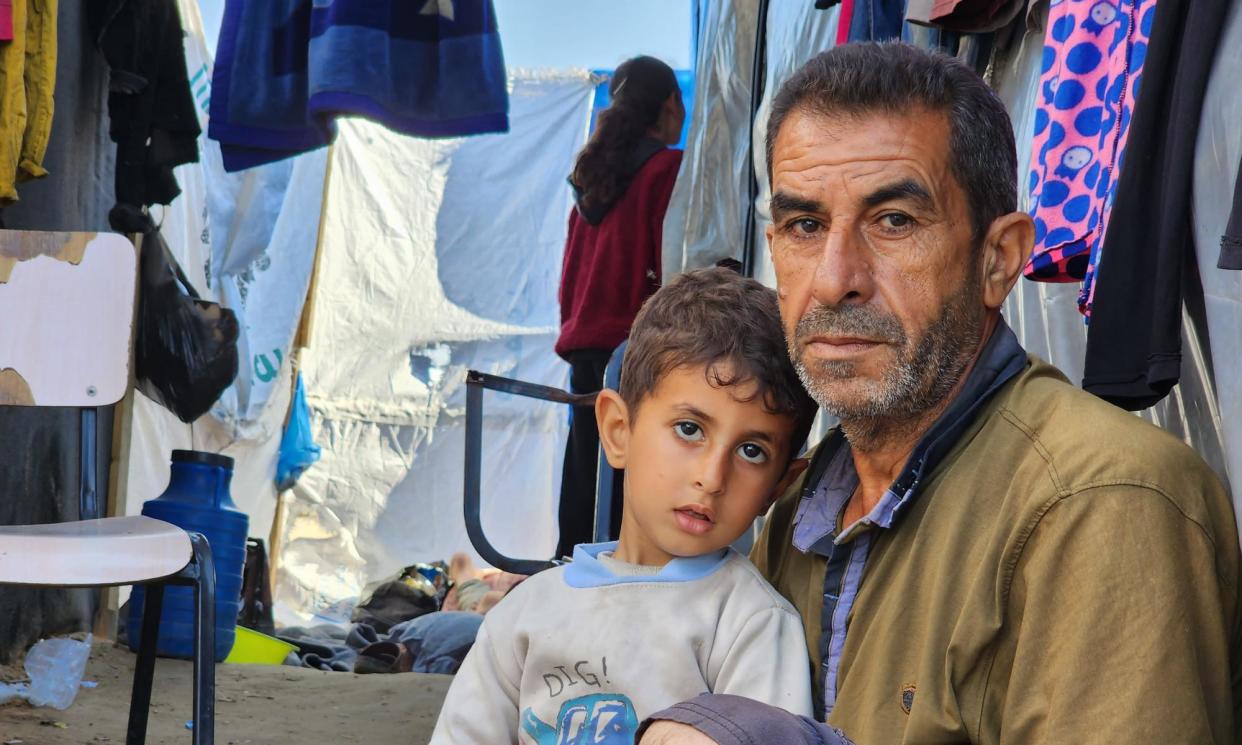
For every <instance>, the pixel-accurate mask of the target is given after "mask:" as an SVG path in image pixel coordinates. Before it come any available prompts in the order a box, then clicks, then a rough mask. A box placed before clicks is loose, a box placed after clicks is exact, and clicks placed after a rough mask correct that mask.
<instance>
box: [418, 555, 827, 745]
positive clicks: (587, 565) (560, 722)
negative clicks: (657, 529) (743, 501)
mask: <svg viewBox="0 0 1242 745" xmlns="http://www.w3.org/2000/svg"><path fill="white" fill-rule="evenodd" d="M615 548H616V544H615V543H601V544H592V545H587V546H579V547H578V548H577V549H576V550H575V552H574V561H573V563H571V564H568V565H563V566H559V567H556V568H554V569H549V570H547V571H544V572H540V573H539V574H536V575H534V576H533V577H531V578H530V579H528V580H526V581H525V582H523V583H522V584H521V585H519V586H518V587H515V588H514V589H513V591H512V592H510V593H509V594H508V595H507V596H505V598H504V600H502V601H500V602H499V603H498V604H497V605H496V606H495V607H493V608H492V609H491V610H490V611H489V612H488V614H487V616H486V617H485V618H484V621H483V627H482V629H480V631H479V635H478V638H477V639H476V640H475V644H474V647H473V648H472V649H471V650H470V653H469V654H468V655H467V656H466V660H465V662H463V663H462V666H461V668H460V669H459V670H458V672H457V677H456V678H454V680H453V683H452V686H451V687H450V689H449V693H448V697H447V699H446V700H445V702H444V707H443V708H442V709H441V711H440V719H439V721H438V722H437V723H436V729H435V734H433V735H432V737H431V742H432V743H433V745H448V744H450V743H470V744H471V745H473V744H474V743H517V742H521V743H525V744H527V745H543V744H544V743H567V742H586V741H588V739H590V740H591V741H594V742H618V743H621V742H632V739H627V738H632V737H633V735H634V733H635V731H636V729H637V727H638V723H639V722H641V721H642V720H643V719H644V718H645V717H646V716H647V715H649V714H651V713H652V712H654V711H657V710H658V709H661V708H664V707H666V706H670V705H672V704H674V703H677V702H678V701H682V700H685V699H689V698H692V697H694V696H696V695H698V694H699V693H701V692H703V691H705V690H706V691H717V692H722V693H734V694H737V695H741V696H746V697H749V698H753V699H756V700H759V701H763V702H766V703H769V704H772V705H774V706H780V707H782V708H784V709H785V710H787V711H790V712H793V713H797V714H809V713H810V711H811V689H810V674H809V671H808V669H807V661H806V647H805V645H804V643H803V637H802V628H801V625H800V624H799V623H798V618H797V615H796V614H795V613H794V611H793V608H791V607H790V605H789V603H788V602H787V601H785V600H784V599H783V598H781V597H780V596H779V595H777V594H776V592H775V591H774V590H773V589H772V588H771V586H769V585H768V584H767V583H766V582H765V581H764V580H763V578H762V577H760V576H759V573H758V572H757V571H755V568H754V567H753V566H752V565H751V564H750V562H749V561H747V560H746V558H745V557H743V556H741V555H740V554H738V553H737V552H735V551H733V550H732V549H725V550H723V551H718V552H714V553H712V554H706V555H703V556H696V557H693V558H677V559H673V560H672V561H671V562H669V563H668V564H667V565H665V566H664V567H647V566H638V565H634V564H627V563H624V562H621V561H618V560H617V559H615V558H614V557H612V555H611V552H612V551H613V550H614V549H615ZM668 619H675V623H669V622H668ZM584 732H587V733H593V734H594V735H596V736H600V735H603V734H604V733H607V739H605V740H601V739H595V738H587V737H579V738H575V737H574V733H584Z"/></svg>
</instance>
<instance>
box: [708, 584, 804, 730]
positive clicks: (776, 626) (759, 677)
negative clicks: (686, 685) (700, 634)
mask: <svg viewBox="0 0 1242 745" xmlns="http://www.w3.org/2000/svg"><path fill="white" fill-rule="evenodd" d="M712 693H728V694H733V695H736V696H745V697H746V698H752V699H754V700H756V701H761V702H763V703H765V704H771V705H773V706H779V707H780V708H782V709H784V710H786V711H788V712H790V713H792V714H798V715H801V716H811V715H812V711H811V670H810V662H808V661H807V657H806V637H805V636H804V635H803V632H802V622H801V621H800V620H799V619H798V616H797V615H796V614H795V613H794V612H793V611H792V610H789V609H786V608H781V607H772V608H767V609H764V610H761V611H759V612H758V613H756V614H755V615H753V616H751V618H750V620H748V621H747V622H746V624H745V625H744V626H743V627H742V630H741V632H740V633H739V634H738V635H737V638H736V639H735V640H734V641H733V644H732V646H731V647H730V648H729V651H728V653H727V656H726V657H725V660H724V663H723V664H722V665H721V667H720V673H719V674H718V675H717V676H716V685H715V688H714V689H713V690H712Z"/></svg>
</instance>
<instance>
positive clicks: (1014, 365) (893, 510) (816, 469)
mask: <svg viewBox="0 0 1242 745" xmlns="http://www.w3.org/2000/svg"><path fill="white" fill-rule="evenodd" d="M1026 365H1027V356H1026V351H1025V350H1024V349H1023V348H1022V345H1021V344H1020V343H1019V342H1018V337H1017V336H1015V335H1014V333H1013V330H1012V329H1010V328H1009V325H1008V324H1007V323H1005V320H1004V319H1003V318H1002V319H1001V320H1000V322H999V323H998V324H997V327H996V329H995V330H994V331H993V332H992V335H991V336H990V337H989V338H988V341H987V342H986V343H985V345H984V348H983V352H982V353H981V354H980V355H979V359H978V360H977V361H976V362H975V365H974V367H973V368H971V371H970V373H969V375H968V376H967V378H966V383H965V384H964V385H963V386H962V390H961V391H960V392H959V393H958V394H957V396H956V397H955V398H954V399H953V402H952V403H950V404H949V407H948V408H947V409H945V411H944V413H942V414H941V415H940V417H939V418H938V419H937V420H936V421H935V422H934V423H933V424H932V426H931V427H930V428H929V429H928V430H927V432H926V433H924V435H923V437H922V438H921V439H920V440H919V442H918V444H917V445H915V447H914V450H913V451H912V452H911V453H910V457H909V459H908V460H907V461H906V465H905V467H904V468H903V469H902V471H901V474H900V475H899V476H898V477H897V479H896V480H895V481H894V482H893V484H892V486H890V487H889V489H888V491H887V492H886V493H885V495H884V497H883V498H882V499H881V500H880V503H879V504H878V505H876V507H875V509H873V510H872V512H871V514H869V515H867V517H866V518H864V520H863V522H867V523H869V524H871V525H876V526H878V527H881V528H888V527H890V526H891V525H892V523H893V521H894V520H895V519H896V517H897V516H898V515H899V514H900V513H901V512H903V511H904V510H905V508H906V507H907V506H908V505H909V504H910V502H912V501H914V499H915V497H916V496H917V494H918V490H919V487H920V485H921V484H922V483H923V482H924V481H925V480H926V479H927V477H929V476H930V475H931V474H932V473H933V472H934V471H935V470H936V467H937V466H938V465H940V463H941V461H943V460H944V458H945V456H947V455H948V454H949V452H950V451H952V450H953V448H954V446H955V445H957V443H958V441H959V440H960V439H961V437H962V435H963V434H964V433H965V432H966V430H967V429H968V428H969V427H970V425H971V423H972V422H973V421H974V419H975V417H976V416H977V415H978V413H979V410H980V408H982V406H983V405H984V403H986V402H987V400H988V399H990V398H991V397H992V395H993V394H994V393H996V391H997V390H999V389H1000V388H1001V387H1002V386H1003V385H1004V384H1005V383H1007V382H1009V380H1010V379H1011V378H1013V377H1014V376H1015V375H1017V374H1018V373H1020V372H1022V370H1023V369H1024V368H1025V367H1026ZM848 451H849V441H848V440H846V438H845V433H844V432H842V431H841V429H840V428H836V429H833V430H832V431H830V432H829V433H828V435H827V436H826V437H825V438H824V442H823V444H822V445H821V446H820V447H819V448H818V449H817V450H816V453H815V455H814V457H813V458H812V460H811V466H810V468H809V469H808V475H807V478H806V481H805V482H803V488H802V503H801V504H800V505H799V507H798V511H797V515H796V516H795V518H794V523H795V526H794V544H795V545H796V546H797V547H798V548H799V549H800V550H802V551H808V550H810V549H811V548H812V547H813V546H816V545H820V546H822V544H823V539H824V538H826V537H828V536H830V535H833V534H834V533H835V531H836V515H837V514H838V513H839V511H840V508H841V507H843V506H844V505H843V504H837V502H841V501H842V496H841V495H842V494H844V498H845V499H848V497H849V493H850V492H852V491H853V485H854V484H855V483H856V482H857V478H858V476H857V474H856V473H855V471H854V466H853V460H852V458H850V455H849V452H848ZM834 464H835V467H833V466H834ZM829 481H830V482H833V483H827V482H829ZM829 501H832V502H833V504H831V505H830V504H827V502H829ZM842 538H847V536H844V535H843V536H837V539H838V540H840V539H842Z"/></svg>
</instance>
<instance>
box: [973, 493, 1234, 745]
mask: <svg viewBox="0 0 1242 745" xmlns="http://www.w3.org/2000/svg"><path fill="white" fill-rule="evenodd" d="M1192 511H1193V510H1192ZM1226 532H1229V533H1231V531H1226ZM1218 543H1220V544H1224V543H1225V541H1224V540H1219V537H1218V535H1217V534H1216V533H1214V532H1213V531H1212V529H1211V524H1210V522H1207V521H1206V520H1204V519H1203V517H1201V516H1197V515H1194V514H1186V512H1184V511H1183V509H1182V508H1181V507H1179V504H1178V503H1177V502H1176V501H1175V500H1173V499H1170V498H1169V497H1167V496H1166V495H1164V494H1162V493H1160V492H1158V491H1156V490H1154V489H1151V488H1147V487H1145V486H1137V485H1116V484H1112V485H1106V486H1101V487H1096V488H1092V489H1087V490H1084V491H1082V492H1080V493H1076V494H1072V495H1069V496H1066V497H1064V498H1062V499H1060V500H1059V501H1058V502H1056V503H1055V504H1054V505H1053V506H1052V507H1050V508H1049V509H1048V510H1047V512H1046V513H1045V514H1044V515H1043V517H1042V518H1041V519H1040V521H1039V522H1038V524H1037V525H1035V527H1034V529H1033V530H1032V532H1031V534H1030V536H1029V538H1028V539H1027V540H1026V541H1025V543H1024V544H1023V545H1022V546H1020V547H1019V549H1018V551H1017V553H1016V554H1015V559H1016V562H1015V563H1014V564H1013V567H1014V568H1013V575H1012V580H1011V582H1010V583H1009V586H1008V602H1007V605H1006V613H1005V619H1004V624H1005V626H1004V629H1003V630H1002V636H1001V638H1000V640H999V645H998V651H997V653H996V657H995V658H994V661H993V663H992V672H991V674H990V675H989V684H988V690H987V691H986V692H985V697H984V701H983V706H984V710H985V711H988V710H991V711H995V712H997V715H998V716H997V717H996V720H998V725H997V726H998V727H999V730H1000V731H999V732H998V733H994V734H999V740H1000V742H1002V743H1026V742H1076V743H1081V744H1083V745H1087V744H1089V743H1101V744H1103V743H1116V742H1134V743H1139V742H1167V743H1187V744H1189V743H1206V742H1217V743H1226V742H1234V737H1235V735H1234V732H1233V727H1234V726H1235V725H1234V723H1233V706H1234V704H1233V701H1232V698H1233V696H1232V690H1231V681H1230V659H1231V650H1230V646H1231V639H1232V634H1233V633H1235V632H1234V631H1233V629H1234V628H1236V626H1235V623H1236V618H1237V616H1236V614H1237V592H1238V590H1237V586H1236V582H1237V567H1238V560H1237V550H1238V547H1237V546H1236V545H1218ZM1228 543H1231V544H1232V543H1235V542H1234V541H1233V540H1229V541H1228ZM1235 645H1236V642H1235ZM1234 651H1235V652H1236V650H1234ZM1234 659H1235V661H1236V657H1234Z"/></svg>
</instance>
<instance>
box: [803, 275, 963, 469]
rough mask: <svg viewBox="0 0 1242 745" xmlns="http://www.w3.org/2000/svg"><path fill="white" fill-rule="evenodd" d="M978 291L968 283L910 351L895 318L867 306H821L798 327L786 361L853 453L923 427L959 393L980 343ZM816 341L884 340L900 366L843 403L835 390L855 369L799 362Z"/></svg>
mask: <svg viewBox="0 0 1242 745" xmlns="http://www.w3.org/2000/svg"><path fill="white" fill-rule="evenodd" d="M972 263H973V262H972ZM976 266H977V264H976ZM971 274H972V275H977V272H972V273H971ZM981 292H982V291H981V289H980V287H979V282H978V281H977V276H968V277H967V278H966V280H965V281H964V282H962V283H961V285H960V286H959V287H958V288H957V292H955V293H954V294H953V295H952V296H951V297H950V301H949V303H948V304H947V305H946V306H945V307H944V309H943V311H942V312H941V314H940V316H939V317H937V318H936V320H935V321H933V322H932V324H931V325H930V326H928V328H927V331H926V333H924V334H923V337H922V339H920V340H919V341H918V343H917V344H913V345H912V343H911V341H910V338H909V336H908V335H907V334H906V331H905V329H904V328H902V326H901V322H900V321H899V320H898V319H897V317H896V316H893V315H891V314H888V313H884V312H882V311H879V310H877V309H875V308H873V307H871V306H862V305H843V306H839V307H835V308H830V307H827V306H819V307H817V308H814V309H812V310H811V311H809V312H808V313H807V314H806V315H805V316H803V317H802V319H801V320H799V322H798V326H797V329H796V330H795V338H794V340H793V341H792V342H791V343H790V349H789V355H790V358H791V359H793V360H794V368H795V369H796V370H797V373H798V377H799V378H800V379H801V380H802V385H803V386H805V387H806V390H807V392H808V393H810V395H811V398H813V399H815V401H816V402H817V403H818V404H819V405H820V406H822V407H823V408H824V409H825V410H826V411H827V412H828V413H830V414H832V415H833V416H835V417H837V418H838V419H840V420H841V428H842V429H843V430H844V431H845V434H846V437H847V438H848V439H849V441H850V445H851V446H852V447H854V448H855V449H858V450H872V449H875V448H876V447H877V446H879V445H882V444H883V442H884V441H887V440H889V439H890V438H891V437H892V436H900V435H902V434H904V433H906V432H908V431H911V430H914V429H917V428H918V427H919V426H920V425H922V424H925V422H924V419H925V418H926V417H927V414H928V413H929V412H931V411H933V410H935V409H936V408H937V407H939V406H940V404H942V403H944V401H945V399H946V398H947V397H948V395H949V394H950V393H951V392H952V391H953V390H954V388H955V387H956V386H957V384H958V382H959V381H960V380H961V378H962V375H963V374H964V371H965V370H966V367H967V366H968V365H969V364H970V361H971V360H972V359H973V358H974V355H975V352H976V351H977V349H978V346H979V344H981V343H982V339H981V338H980V337H981V334H982V329H983V324H984V320H985V310H984V307H983V303H982V301H981V299H980V294H981ZM817 335H834V336H857V337H861V338H867V339H874V340H877V341H882V342H884V343H886V344H888V345H890V346H891V347H892V348H893V349H894V350H895V352H896V355H897V359H896V360H895V361H894V362H893V363H892V364H890V365H889V367H888V368H887V369H886V370H884V372H883V375H882V377H881V378H880V379H879V380H877V381H871V382H869V383H866V384H864V386H863V390H862V391H861V393H860V395H856V396H853V397H842V396H840V392H839V391H834V385H833V383H834V382H836V381H851V382H853V383H854V384H855V385H857V383H858V382H860V381H859V380H858V379H857V377H856V375H857V370H856V368H857V365H856V364H855V362H854V361H852V360H810V361H809V363H808V361H807V360H805V359H804V358H803V351H804V350H805V348H806V347H805V340H806V339H807V338H808V337H812V336H817Z"/></svg>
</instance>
